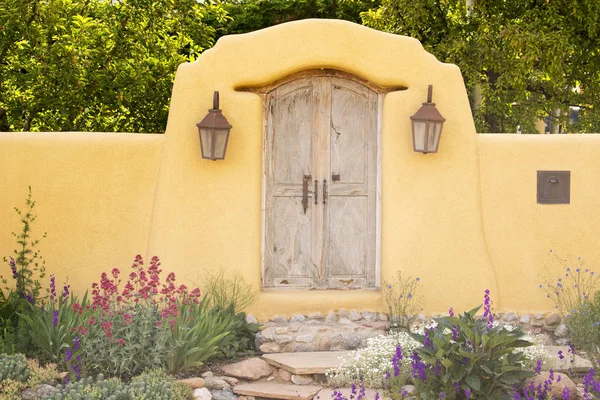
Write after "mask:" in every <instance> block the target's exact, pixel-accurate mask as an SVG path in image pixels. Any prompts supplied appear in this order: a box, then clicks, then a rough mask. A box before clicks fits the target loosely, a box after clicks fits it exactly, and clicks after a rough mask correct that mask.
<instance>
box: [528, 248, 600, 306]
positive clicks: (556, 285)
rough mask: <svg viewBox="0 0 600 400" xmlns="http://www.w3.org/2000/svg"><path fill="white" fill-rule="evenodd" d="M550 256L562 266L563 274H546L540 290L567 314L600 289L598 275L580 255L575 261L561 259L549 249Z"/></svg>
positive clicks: (589, 299)
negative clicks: (554, 277) (554, 275)
mask: <svg viewBox="0 0 600 400" xmlns="http://www.w3.org/2000/svg"><path fill="white" fill-rule="evenodd" d="M550 256H551V257H553V259H554V260H555V262H557V263H559V264H560V266H561V267H562V268H563V274H562V275H561V276H560V277H559V278H558V279H553V278H552V277H548V276H546V277H545V278H543V279H544V283H541V284H540V285H539V288H540V290H542V291H544V292H545V293H546V297H547V298H548V299H550V301H551V302H552V303H553V304H554V307H555V308H556V309H557V310H558V312H559V313H560V314H562V315H563V316H567V315H569V314H571V313H573V312H575V313H576V312H577V310H578V309H579V308H580V307H581V306H582V305H584V304H586V303H587V302H589V301H591V300H592V299H593V296H594V294H595V293H596V292H598V291H599V290H600V277H599V276H598V275H597V274H596V273H595V272H594V271H592V270H590V269H589V268H586V267H585V263H584V262H583V260H582V259H581V257H578V258H577V261H576V262H569V261H568V260H565V259H562V258H560V257H559V256H557V255H556V254H555V253H553V252H552V250H550Z"/></svg>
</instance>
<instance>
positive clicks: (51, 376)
mask: <svg viewBox="0 0 600 400" xmlns="http://www.w3.org/2000/svg"><path fill="white" fill-rule="evenodd" d="M27 367H28V368H29V379H27V387H36V386H37V385H40V384H42V383H46V384H52V383H54V382H55V381H56V380H57V379H58V372H57V371H56V364H48V365H45V366H43V367H42V366H40V364H39V362H38V361H37V360H27Z"/></svg>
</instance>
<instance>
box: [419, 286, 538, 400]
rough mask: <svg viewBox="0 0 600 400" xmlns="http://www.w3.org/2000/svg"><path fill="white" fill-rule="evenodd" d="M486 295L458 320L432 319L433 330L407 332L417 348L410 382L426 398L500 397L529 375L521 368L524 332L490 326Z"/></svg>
mask: <svg viewBox="0 0 600 400" xmlns="http://www.w3.org/2000/svg"><path fill="white" fill-rule="evenodd" d="M490 307H491V301H490V299H489V291H487V290H486V293H485V305H484V309H485V312H484V317H483V318H480V317H477V316H476V314H477V312H478V311H479V310H480V309H481V306H479V307H476V308H474V309H473V310H471V311H468V312H465V313H464V314H462V315H459V316H458V317H455V316H449V317H443V318H436V319H434V321H435V322H436V323H437V326H435V328H430V329H427V330H426V331H425V333H424V334H423V335H419V334H412V335H411V336H412V337H413V338H414V339H415V340H417V341H418V342H419V343H420V344H421V347H419V348H418V349H417V350H416V351H415V352H414V353H413V355H412V356H411V358H410V362H411V367H412V375H413V378H414V380H415V384H416V386H417V388H418V390H419V392H420V393H422V395H424V396H426V397H427V398H433V397H432V396H440V397H436V398H445V399H468V398H478V399H506V398H507V396H508V395H509V393H510V392H511V391H512V390H513V388H514V386H515V385H519V384H520V383H521V381H522V380H523V379H525V378H527V377H530V376H532V375H533V373H532V372H530V371H527V370H526V369H524V363H525V357H524V355H523V353H522V352H520V351H518V350H519V349H521V348H525V347H528V346H531V342H529V341H527V340H524V332H523V331H522V330H521V329H519V328H517V329H513V330H508V329H506V328H505V327H504V326H501V325H494V323H493V315H492V313H491V308H490ZM442 396H443V397H442Z"/></svg>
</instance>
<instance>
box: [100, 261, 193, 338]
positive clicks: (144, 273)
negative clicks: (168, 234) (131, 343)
mask: <svg viewBox="0 0 600 400" xmlns="http://www.w3.org/2000/svg"><path fill="white" fill-rule="evenodd" d="M131 269H132V270H133V271H132V272H130V273H129V275H128V279H127V280H126V281H125V282H124V287H123V289H121V284H122V283H123V280H122V279H121V278H120V276H121V271H120V270H119V269H117V268H113V270H112V271H111V274H110V276H109V274H107V273H106V272H104V273H102V275H101V277H100V283H94V284H93V285H92V299H93V300H92V308H93V309H95V310H100V311H101V313H102V314H101V316H100V319H101V327H102V329H103V330H104V334H105V336H106V337H107V338H109V339H111V338H112V337H113V326H112V322H111V321H109V320H110V319H111V318H113V317H114V316H115V314H116V315H122V319H123V321H122V324H123V325H124V326H127V325H131V324H132V323H133V319H134V318H135V311H134V310H135V305H144V306H150V307H153V308H156V309H158V310H160V311H159V313H160V317H161V318H162V319H164V320H168V322H169V324H170V326H171V328H172V329H173V328H174V326H175V321H176V318H177V316H178V314H179V310H178V302H180V303H181V304H184V305H187V304H191V303H195V304H198V303H199V302H200V297H201V293H200V289H198V288H195V289H193V290H192V291H191V292H189V291H188V288H187V287H186V286H185V285H180V286H177V285H176V284H175V274H174V273H172V272H171V273H170V274H168V275H167V277H166V279H165V282H164V283H162V282H161V273H162V269H160V260H159V259H158V257H156V256H154V257H152V259H151V260H150V265H149V266H148V268H145V266H144V260H143V259H142V256H140V255H137V256H136V257H135V260H134V261H133V264H132V265H131ZM92 319H93V317H92ZM95 322H96V321H95V320H93V321H92V320H90V321H89V325H93V324H94V323H95ZM161 324H162V321H158V322H157V325H161ZM116 341H117V342H118V343H119V344H120V345H123V344H124V343H123V342H122V341H123V339H120V338H119V339H116Z"/></svg>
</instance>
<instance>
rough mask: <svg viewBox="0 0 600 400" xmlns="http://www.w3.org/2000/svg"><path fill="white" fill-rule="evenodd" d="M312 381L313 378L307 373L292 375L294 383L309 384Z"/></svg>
mask: <svg viewBox="0 0 600 400" xmlns="http://www.w3.org/2000/svg"><path fill="white" fill-rule="evenodd" d="M311 382H312V378H311V377H310V376H307V375H292V383H294V384H296V385H308V384H310V383H311Z"/></svg>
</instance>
